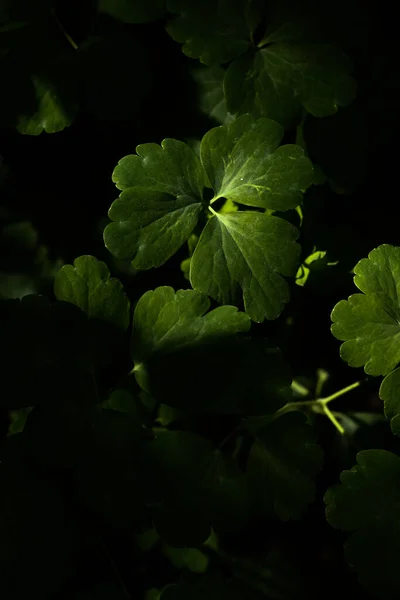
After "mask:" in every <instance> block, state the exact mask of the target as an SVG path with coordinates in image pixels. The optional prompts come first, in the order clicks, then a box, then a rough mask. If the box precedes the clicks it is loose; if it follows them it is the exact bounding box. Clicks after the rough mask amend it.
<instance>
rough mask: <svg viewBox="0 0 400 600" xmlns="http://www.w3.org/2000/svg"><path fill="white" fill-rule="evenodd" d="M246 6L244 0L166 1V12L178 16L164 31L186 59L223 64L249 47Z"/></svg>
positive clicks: (208, 63)
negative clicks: (179, 45)
mask: <svg viewBox="0 0 400 600" xmlns="http://www.w3.org/2000/svg"><path fill="white" fill-rule="evenodd" d="M246 4H247V2H246V0H219V1H218V2H215V0H203V1H202V2H192V1H191V0H167V8H168V10H169V12H171V13H175V14H176V15H179V16H177V17H175V18H174V19H172V20H171V21H170V22H169V23H168V25H167V27H166V29H167V32H168V33H169V35H170V36H171V37H172V38H173V39H174V40H175V41H176V42H179V43H181V44H183V48H182V51H183V52H184V54H186V55H187V56H189V57H190V58H199V59H200V61H201V62H202V63H203V64H205V65H213V64H222V63H226V62H228V61H229V60H231V59H232V58H235V57H236V56H239V55H240V54H242V53H243V52H244V51H245V50H246V49H247V48H248V46H249V43H250V41H249V31H248V29H247V25H246V20H245V7H246Z"/></svg>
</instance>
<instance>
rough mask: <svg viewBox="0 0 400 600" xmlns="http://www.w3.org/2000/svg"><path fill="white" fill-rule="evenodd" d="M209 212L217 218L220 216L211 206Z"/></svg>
mask: <svg viewBox="0 0 400 600" xmlns="http://www.w3.org/2000/svg"><path fill="white" fill-rule="evenodd" d="M208 210H209V211H211V212H212V213H213V215H215V216H216V215H217V214H218V213H217V212H216V211H215V210H214V209H213V208H211V206H209V207H208Z"/></svg>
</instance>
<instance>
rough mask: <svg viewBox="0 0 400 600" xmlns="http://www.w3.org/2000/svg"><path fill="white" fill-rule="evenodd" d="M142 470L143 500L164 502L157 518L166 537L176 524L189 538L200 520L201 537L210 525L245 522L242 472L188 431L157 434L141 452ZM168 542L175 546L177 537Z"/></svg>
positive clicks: (226, 526) (246, 511)
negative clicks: (201, 524)
mask: <svg viewBox="0 0 400 600" xmlns="http://www.w3.org/2000/svg"><path fill="white" fill-rule="evenodd" d="M143 471H144V472H145V473H148V476H147V477H146V475H145V474H144V476H143V478H144V481H143V486H144V489H145V494H146V495H147V498H148V501H149V502H150V503H151V504H154V503H159V502H163V509H162V512H161V514H160V515H159V517H158V518H161V521H162V524H163V525H162V531H160V533H164V535H165V536H166V537H167V538H168V539H167V541H169V540H170V536H171V535H172V536H176V535H177V533H176V532H174V529H175V528H178V529H181V534H180V535H182V536H183V535H184V536H185V537H186V539H188V538H189V536H191V535H193V532H194V534H195V535H197V531H198V528H199V523H203V524H207V525H208V527H204V530H203V531H204V535H205V537H204V539H203V540H202V541H205V540H206V539H207V538H208V536H209V534H210V530H209V526H210V525H212V526H213V527H214V528H216V529H217V530H219V529H221V528H222V529H227V530H232V529H233V530H235V529H240V527H243V526H244V525H245V524H246V522H247V519H248V517H249V508H250V505H249V497H248V489H247V484H246V480H245V475H244V473H243V472H242V471H241V470H240V469H239V467H238V466H237V465H236V463H235V462H234V461H233V460H232V459H231V458H229V457H227V456H225V455H223V454H222V453H221V452H220V451H219V450H218V449H214V448H213V445H212V443H211V442H210V441H209V440H206V439H205V438H202V437H200V436H198V435H195V434H192V433H189V432H183V431H165V432H161V433H160V434H158V435H157V437H156V439H155V440H154V441H151V442H149V443H148V444H147V447H146V448H145V449H144V451H143ZM164 511H165V512H166V514H167V516H168V519H165V518H163V514H162V513H163V512H164ZM182 526H184V528H183V527H182ZM156 527H157V519H156ZM182 529H183V531H182ZM190 529H192V530H193V531H192V532H190V531H189V530H190ZM185 530H186V531H185ZM200 541H201V540H200ZM171 543H175V544H176V545H177V540H176V537H175V540H171ZM188 545H189V543H188Z"/></svg>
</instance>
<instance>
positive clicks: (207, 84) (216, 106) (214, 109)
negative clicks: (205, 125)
mask: <svg viewBox="0 0 400 600" xmlns="http://www.w3.org/2000/svg"><path fill="white" fill-rule="evenodd" d="M192 75H193V79H194V80H195V82H196V84H197V90H198V106H199V108H200V110H201V112H203V113H205V114H206V115H208V116H209V117H211V118H212V119H215V121H218V123H227V122H229V121H231V120H232V119H233V116H232V115H231V114H230V113H228V110H227V108H226V101H225V96H224V90H223V87H222V82H223V79H224V75H225V71H224V69H221V68H220V67H218V66H214V67H209V68H207V67H200V68H198V69H196V70H194V71H192Z"/></svg>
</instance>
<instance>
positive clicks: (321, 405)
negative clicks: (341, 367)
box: [275, 381, 362, 435]
mask: <svg viewBox="0 0 400 600" xmlns="http://www.w3.org/2000/svg"><path fill="white" fill-rule="evenodd" d="M361 383H362V382H361V381H357V382H356V383H352V384H351V385H348V386H347V387H345V388H343V389H341V390H339V391H337V392H335V393H334V394H331V395H330V396H327V397H326V398H316V399H314V400H299V401H297V402H288V403H287V404H285V406H282V408H281V409H279V410H278V411H277V412H276V413H275V415H276V417H279V416H281V415H283V414H285V413H288V412H291V411H293V410H298V409H299V408H309V409H311V410H313V411H314V412H316V413H323V414H324V415H325V416H327V417H328V419H329V420H330V421H331V422H332V423H333V425H334V426H335V427H336V429H337V430H338V431H339V432H340V433H341V434H342V435H343V434H344V433H345V430H344V428H343V427H342V425H341V424H340V423H339V421H338V420H337V418H336V416H335V414H337V415H338V416H339V413H333V412H332V411H331V410H330V409H329V408H328V406H327V404H328V402H331V401H332V400H335V399H336V398H339V397H340V396H343V395H344V394H347V393H348V392H351V391H352V390H354V389H355V388H357V387H358V386H360V385H361ZM292 389H293V390H294V391H297V392H298V393H302V394H303V395H305V394H304V391H306V392H307V393H308V390H307V389H306V388H305V387H304V386H302V385H301V384H299V383H297V382H295V381H294V382H293V383H292Z"/></svg>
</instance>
